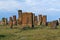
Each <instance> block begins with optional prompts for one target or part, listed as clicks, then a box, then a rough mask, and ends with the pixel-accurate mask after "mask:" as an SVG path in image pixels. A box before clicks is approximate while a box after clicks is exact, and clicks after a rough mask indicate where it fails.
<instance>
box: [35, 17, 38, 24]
mask: <svg viewBox="0 0 60 40" xmlns="http://www.w3.org/2000/svg"><path fill="white" fill-rule="evenodd" d="M34 25H38V18H37V16H35V17H34Z"/></svg>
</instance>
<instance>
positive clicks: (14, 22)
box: [13, 15, 17, 25]
mask: <svg viewBox="0 0 60 40" xmlns="http://www.w3.org/2000/svg"><path fill="white" fill-rule="evenodd" d="M13 25H17V20H16V15H14V16H13Z"/></svg>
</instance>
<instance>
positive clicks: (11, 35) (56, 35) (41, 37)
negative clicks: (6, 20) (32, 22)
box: [0, 26, 60, 40]
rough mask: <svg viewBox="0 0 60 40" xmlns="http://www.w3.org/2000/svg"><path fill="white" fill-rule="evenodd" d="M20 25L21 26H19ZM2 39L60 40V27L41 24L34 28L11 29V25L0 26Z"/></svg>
mask: <svg viewBox="0 0 60 40" xmlns="http://www.w3.org/2000/svg"><path fill="white" fill-rule="evenodd" d="M18 27H19V26H18ZM0 40H60V27H59V26H58V29H50V28H48V27H43V28H41V27H40V26H38V27H35V28H34V29H27V30H21V29H20V28H17V29H16V28H14V29H10V28H9V26H0Z"/></svg>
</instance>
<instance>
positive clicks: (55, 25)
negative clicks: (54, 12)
mask: <svg viewBox="0 0 60 40" xmlns="http://www.w3.org/2000/svg"><path fill="white" fill-rule="evenodd" d="M48 25H49V27H50V28H52V29H56V28H57V20H55V21H52V22H50V23H49V24H48Z"/></svg>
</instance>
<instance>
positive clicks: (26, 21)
mask: <svg viewBox="0 0 60 40" xmlns="http://www.w3.org/2000/svg"><path fill="white" fill-rule="evenodd" d="M26 26H29V27H30V28H33V27H34V25H33V13H32V12H24V13H22V27H23V28H24V27H26Z"/></svg>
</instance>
